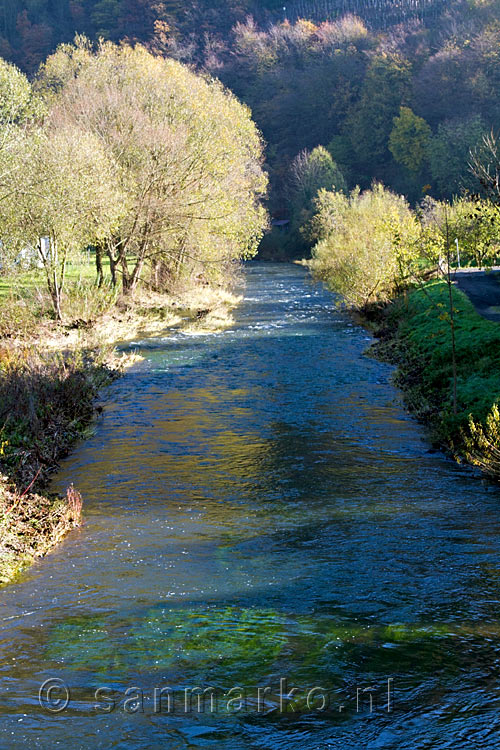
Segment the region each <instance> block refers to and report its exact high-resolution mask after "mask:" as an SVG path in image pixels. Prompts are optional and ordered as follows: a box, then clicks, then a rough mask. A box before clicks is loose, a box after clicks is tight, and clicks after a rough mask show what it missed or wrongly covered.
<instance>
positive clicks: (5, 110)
mask: <svg viewBox="0 0 500 750" xmlns="http://www.w3.org/2000/svg"><path fill="white" fill-rule="evenodd" d="M32 108H33V102H32V90H31V85H30V83H29V81H28V79H27V78H26V76H25V75H24V73H21V71H20V70H19V69H18V68H16V67H15V66H14V65H11V64H9V63H8V62H6V61H5V60H2V59H1V58H0V127H2V126H4V125H6V124H8V123H15V124H19V123H21V122H23V121H25V120H26V118H27V117H29V115H30V114H31V113H32Z"/></svg>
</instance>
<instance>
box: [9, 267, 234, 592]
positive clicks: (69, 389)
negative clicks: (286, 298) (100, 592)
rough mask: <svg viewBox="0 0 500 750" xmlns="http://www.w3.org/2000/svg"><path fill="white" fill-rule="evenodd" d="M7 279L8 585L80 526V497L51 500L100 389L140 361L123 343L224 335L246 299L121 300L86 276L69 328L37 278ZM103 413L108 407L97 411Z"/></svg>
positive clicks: (181, 294)
mask: <svg viewBox="0 0 500 750" xmlns="http://www.w3.org/2000/svg"><path fill="white" fill-rule="evenodd" d="M26 278H27V277H18V278H14V279H11V280H4V282H3V294H2V295H0V582H2V583H5V582H7V581H9V580H11V579H12V577H13V576H14V575H15V574H16V573H17V572H18V571H19V570H20V569H22V568H23V567H25V566H26V565H28V564H29V563H30V562H32V561H33V560H34V559H36V558H37V557H40V556H42V555H44V554H46V552H47V551H49V550H50V549H51V548H52V547H53V546H54V545H55V544H57V543H58V542H59V541H60V540H61V539H62V537H63V536H64V535H65V534H66V533H67V531H69V530H70V529H72V528H74V527H75V526H77V525H79V524H80V522H81V498H80V497H79V495H78V492H77V490H73V489H72V488H70V489H69V490H68V493H67V495H66V497H63V498H61V497H57V496H54V495H46V489H47V487H48V483H49V481H50V476H51V474H52V473H53V472H54V471H55V470H56V469H57V466H58V463H59V461H60V459H61V458H63V457H64V456H66V455H67V454H68V453H69V452H70V451H71V449H72V447H73V446H74V444H75V442H77V441H78V440H79V439H81V438H82V437H83V436H84V435H85V433H86V430H87V429H88V427H89V425H90V424H91V423H92V421H93V419H94V417H95V415H96V398H97V396H98V394H99V392H100V391H101V389H102V388H103V387H104V386H106V385H107V384H109V383H110V382H111V381H112V380H113V379H114V378H115V377H117V376H118V375H119V374H120V373H121V371H122V370H123V369H124V368H125V367H127V366H128V365H130V364H132V363H133V362H134V361H136V359H137V357H136V356H135V355H119V354H117V352H116V351H115V349H114V344H115V342H117V341H120V340H131V339H133V338H136V337H137V336H144V335H153V334H160V333H162V332H164V331H165V332H166V331H168V330H170V329H172V328H173V329H182V330H190V329H191V330H192V329H195V330H209V331H213V330H217V329H221V328H224V327H226V326H228V325H230V324H231V323H232V317H231V309H232V308H233V307H234V306H235V305H236V304H237V302H238V298H237V297H235V296H234V295H233V294H231V293H230V292H228V291H226V290H224V289H221V288H216V289H214V288H211V287H208V286H206V285H203V286H202V285H195V286H191V287H187V288H185V289H179V290H178V292H177V293H176V294H168V295H167V294H159V293H155V292H151V291H147V290H146V289H142V290H138V291H137V294H136V295H134V296H133V297H121V298H116V297H115V295H114V293H111V292H107V291H100V290H98V289H97V288H96V286H95V284H92V283H87V282H86V281H85V280H82V278H81V277H80V278H79V279H78V280H77V281H76V282H75V283H76V284H77V287H74V288H73V290H71V289H70V290H69V291H68V299H67V304H66V306H65V309H66V310H68V312H67V313H66V315H65V319H64V321H63V322H62V323H59V322H57V321H55V320H53V319H52V318H51V316H50V315H49V313H48V307H47V300H46V299H45V297H44V295H43V293H41V292H39V291H38V292H37V291H36V288H35V285H34V284H32V283H31V278H29V279H28V281H29V283H28V284H27V283H26ZM98 409H99V410H100V407H98Z"/></svg>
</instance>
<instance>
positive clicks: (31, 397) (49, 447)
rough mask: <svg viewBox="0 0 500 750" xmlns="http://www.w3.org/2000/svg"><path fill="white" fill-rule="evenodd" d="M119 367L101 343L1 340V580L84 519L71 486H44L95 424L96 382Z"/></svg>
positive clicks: (106, 378)
mask: <svg viewBox="0 0 500 750" xmlns="http://www.w3.org/2000/svg"><path fill="white" fill-rule="evenodd" d="M117 362H118V360H117ZM118 372H119V369H118V364H117V363H115V362H113V358H112V356H111V354H110V353H109V352H105V350H104V349H97V348H96V349H94V350H88V351H84V350H76V351H67V352H65V353H64V354H61V353H56V352H50V351H49V352H47V351H45V352H43V351H41V350H39V349H37V347H35V346H33V342H31V345H28V344H27V343H25V344H23V345H19V343H18V344H17V345H14V344H12V343H9V344H6V343H5V341H4V342H0V420H1V421H0V582H2V583H5V582H7V581H9V580H10V579H11V578H12V577H13V576H14V575H15V574H16V573H17V572H18V571H19V570H21V569H22V568H23V567H25V566H26V565H27V564H29V563H30V562H32V561H33V560H34V559H35V558H37V557H40V556H42V555H44V554H45V553H46V552H47V551H48V550H50V549H51V548H52V547H53V546H54V545H55V544H56V543H57V542H59V541H60V539H62V537H63V536H64V535H65V534H66V533H67V532H68V531H69V530H70V529H72V528H74V527H75V526H78V525H79V524H80V523H81V513H82V500H81V497H80V495H79V494H78V492H77V491H76V490H75V489H74V488H73V487H69V488H68V490H67V492H66V495H65V497H59V496H57V495H55V494H48V495H45V493H44V490H46V488H47V486H48V482H49V478H50V475H51V473H52V472H53V471H54V470H55V469H56V468H57V466H58V462H59V460H60V459H61V458H62V457H63V456H65V455H67V454H68V453H69V451H70V449H71V447H72V446H73V445H74V443H75V442H76V441H77V440H78V439H79V438H80V437H82V435H83V434H84V432H85V430H86V429H87V428H88V426H89V425H90V423H91V422H92V420H93V418H94V414H95V399H96V396H97V394H98V392H99V390H100V388H102V387H103V386H104V385H106V384H108V383H109V382H111V380H112V379H113V378H114V377H115V376H116V375H117V373H118ZM41 493H43V494H41Z"/></svg>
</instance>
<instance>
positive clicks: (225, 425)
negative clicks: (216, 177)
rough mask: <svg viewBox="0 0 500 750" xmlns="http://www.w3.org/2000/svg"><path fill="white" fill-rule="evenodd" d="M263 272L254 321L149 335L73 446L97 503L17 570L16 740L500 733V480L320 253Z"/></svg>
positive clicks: (10, 612) (8, 704) (11, 639)
mask: <svg viewBox="0 0 500 750" xmlns="http://www.w3.org/2000/svg"><path fill="white" fill-rule="evenodd" d="M246 277H247V285H246V289H245V301H244V303H243V305H242V306H241V308H240V309H239V310H238V312H237V323H236V325H235V326H234V327H233V329H231V330H229V331H225V332H223V333H220V334H217V335H200V336H188V335H185V334H179V333H173V334H172V335H171V336H168V337H163V338H156V339H148V340H144V341H138V342H132V343H131V344H130V345H129V346H131V347H136V348H138V349H139V350H140V351H141V353H142V354H143V355H144V357H145V360H144V361H143V362H142V363H140V364H139V365H138V366H136V367H135V368H134V369H133V370H132V371H130V372H129V373H127V374H126V375H125V377H124V378H122V379H121V380H120V381H118V382H116V383H115V384H113V386H111V387H110V389H109V390H108V393H107V394H106V409H105V414H104V418H103V419H102V420H101V421H100V422H99V423H98V424H97V426H96V429H95V433H94V435H93V436H92V437H91V438H90V439H89V440H88V441H86V442H85V443H84V444H82V445H80V446H79V448H78V449H77V450H76V451H75V453H74V454H73V455H72V456H71V457H70V458H69V459H68V460H67V461H65V463H64V465H63V466H62V468H61V471H60V473H59V475H58V477H57V478H56V480H55V486H56V488H60V487H64V485H65V484H67V483H68V482H70V481H73V482H74V483H75V485H76V486H77V487H78V489H79V490H80V491H81V492H82V494H83V496H84V498H85V513H86V516H85V517H86V523H85V526H84V527H83V528H82V529H81V530H80V531H78V532H75V533H73V534H71V535H70V537H69V538H68V539H67V540H66V542H65V543H64V544H63V545H61V547H59V549H57V550H56V551H55V552H54V553H53V554H51V555H49V556H48V557H47V558H45V559H44V560H42V561H40V562H39V563H38V564H37V565H36V566H35V567H34V568H32V569H31V570H30V571H28V572H27V573H26V574H25V575H24V577H23V578H22V579H20V580H19V581H18V582H17V583H16V584H14V585H12V586H10V587H8V588H6V589H4V590H3V591H2V610H1V614H0V639H1V643H2V647H3V661H2V664H1V665H0V674H1V677H2V687H3V692H2V701H1V702H0V712H1V724H0V747H9V748H21V747H30V748H53V747H57V746H59V745H61V746H64V747H67V746H68V744H73V746H75V747H78V748H85V749H86V748H106V749H108V748H152V747H155V748H156V747H159V748H160V747H161V748H169V750H170V748H171V749H172V750H175V749H176V748H190V749H191V750H201V748H214V749H215V748H217V750H226V749H227V750H246V749H247V748H248V749H250V748H255V749H256V750H278V749H281V748H283V749H285V748H286V750H295V748H297V749H298V748H300V750H320V749H321V750H328V748H335V749H336V748H339V750H340V748H342V750H351V748H352V750H354V748H356V750H358V749H359V748H361V747H362V748H383V749H384V750H386V749H389V748H398V749H399V748H403V749H406V748H408V750H410V748H411V749H412V750H413V749H414V748H457V747H460V748H461V747H464V748H465V747H467V748H475V747H478V748H479V747H481V748H496V747H497V746H498V741H497V736H496V735H497V730H498V713H499V712H498V698H499V696H498V690H499V688H498V685H499V682H498V677H499V675H498V671H499V666H498V665H499V647H498V643H499V636H500V564H499V562H498V560H499V551H500V539H499V534H498V526H499V517H500V505H499V499H500V492H499V490H498V488H497V487H495V486H493V485H491V484H488V483H486V482H482V481H480V480H479V479H478V478H477V477H475V476H473V475H472V473H471V472H469V471H467V470H465V469H463V468H461V467H458V466H456V465H455V464H453V463H452V462H451V461H448V460H447V459H446V458H444V457H443V456H441V455H439V454H434V453H430V452H429V446H428V444H427V443H426V440H425V435H424V433H423V431H422V429H421V428H420V427H419V426H418V425H417V424H416V423H415V422H414V421H413V420H411V419H410V418H409V417H408V415H407V414H406V413H405V412H404V410H403V409H402V406H401V403H400V400H399V396H398V394H397V392H396V391H395V390H394V389H393V387H392V386H391V384H390V374H391V369H390V368H389V367H388V366H386V365H384V364H381V363H379V362H375V361H373V360H371V359H369V358H367V357H365V356H364V355H363V352H364V350H365V349H366V347H367V345H368V343H369V338H368V336H367V334H366V333H365V332H364V331H363V330H362V329H360V328H359V327H357V326H356V325H354V324H353V323H352V321H350V319H349V318H348V317H347V316H346V315H344V314H343V313H341V312H339V311H336V310H334V309H333V306H332V298H331V295H329V294H328V293H327V292H326V291H324V290H323V289H322V288H320V287H318V286H313V285H311V284H310V283H309V281H308V279H307V278H306V276H305V274H304V271H303V270H302V269H301V268H298V267H294V266H281V265H280V266H274V265H265V264H258V263H255V264H249V265H248V267H247V272H246ZM49 678H58V679H61V680H63V681H64V682H65V683H66V684H67V685H68V686H69V688H70V691H71V696H70V702H69V705H68V706H67V707H66V708H65V710H63V711H61V712H51V711H50V710H49V708H50V706H49V707H47V705H46V704H45V703H44V704H43V705H42V706H41V705H40V704H39V696H38V691H39V688H40V685H41V684H42V682H43V681H44V680H46V679H49ZM282 679H286V681H287V688H286V689H284V688H283V684H282V693H283V692H284V693H285V696H286V692H287V690H289V689H290V688H291V687H296V688H297V690H296V691H295V693H293V695H292V699H291V700H290V701H288V702H287V701H286V700H285V699H284V698H283V695H281V696H280V680H282ZM196 686H198V687H201V688H208V687H210V686H212V687H213V688H215V689H216V690H217V691H218V692H217V696H218V701H219V702H218V703H217V705H216V710H211V708H212V707H211V704H210V702H209V704H208V708H207V705H206V703H205V710H204V711H198V710H197V703H196V700H197V699H195V698H193V700H194V704H193V705H194V708H193V706H190V709H189V710H188V711H187V710H186V708H185V706H186V704H185V700H186V698H185V690H186V689H187V690H188V693H189V691H190V690H192V688H194V687H196ZM99 688H100V689H101V693H99V694H98V699H96V696H95V691H96V689H99ZM132 688H140V689H141V690H142V694H143V703H142V702H141V701H140V700H139V698H138V697H137V695H136V694H135V693H133V691H132V693H129V694H127V693H126V691H127V689H132ZM155 688H163V689H164V690H166V693H165V694H164V695H163V698H162V701H163V702H162V703H161V705H160V706H159V708H160V709H161V710H159V711H158V710H156V709H157V708H158V706H157V705H156V704H155V698H154V696H155V693H154V691H155ZM168 688H170V690H171V691H172V692H171V695H170V694H169V692H168ZM236 688H239V689H241V690H243V691H245V693H244V700H243V699H241V705H240V703H238V701H236V698H235V696H236V693H229V692H228V691H231V689H233V690H235V689H236ZM259 688H260V689H261V691H263V692H262V693H261V694H259V693H258V689H259ZM320 688H321V690H320ZM314 689H316V691H314ZM311 691H312V693H311ZM55 695H56V697H57V696H58V695H59V693H57V692H56V693H55ZM61 695H62V694H61ZM130 695H132V698H129V696H130ZM169 695H170V698H171V700H172V702H173V704H174V706H173V707H174V710H173V711H170V712H169V711H168V710H166V709H165V701H167V709H168V698H169ZM228 695H229V696H230V697H232V698H234V699H235V700H234V701H233V702H232V703H228ZM134 696H135V702H134V701H133V699H134ZM323 700H324V701H325V705H324V706H323V704H322V702H323ZM111 701H113V703H112V702H111ZM127 701H128V702H127ZM179 701H180V704H179V703H178V702H179ZM370 706H371V708H372V711H371V712H370ZM202 708H203V705H202ZM388 708H389V709H390V710H388ZM75 738H76V739H75ZM75 743H76V744H75Z"/></svg>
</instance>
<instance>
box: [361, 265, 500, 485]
mask: <svg viewBox="0 0 500 750" xmlns="http://www.w3.org/2000/svg"><path fill="white" fill-rule="evenodd" d="M451 293H452V302H453V313H454V324H455V325H454V329H455V354H456V356H455V359H456V410H455V409H454V399H453V391H454V374H453V349H452V335H451V325H450V316H449V310H450V300H449V290H448V286H447V284H446V283H445V281H442V280H434V281H430V282H428V283H426V284H423V285H422V286H418V287H416V288H413V289H410V290H408V291H407V293H405V294H404V295H403V296H401V297H399V298H397V299H395V300H394V301H392V302H390V303H388V304H387V305H386V306H384V307H383V308H382V309H381V308H375V310H376V312H374V311H373V310H372V312H371V313H367V317H368V319H369V320H370V324H371V325H372V326H373V327H374V331H375V335H376V336H377V337H379V341H378V343H377V344H376V345H375V346H374V352H375V353H376V355H377V356H378V357H381V358H383V359H386V360H389V361H391V362H393V363H395V364H396V365H397V367H398V370H397V374H396V382H397V385H399V386H400V387H401V388H402V389H403V392H404V394H405V399H406V403H407V405H408V407H409V409H410V410H411V411H412V412H413V413H414V414H415V415H416V416H417V417H418V418H419V419H421V420H422V421H424V422H425V423H426V424H427V425H428V426H429V427H430V431H431V436H432V438H433V440H434V441H435V443H436V444H438V445H440V446H441V447H445V448H446V449H447V450H449V451H451V453H452V454H453V455H454V456H455V457H456V458H457V459H458V460H468V461H469V462H470V463H473V464H475V465H477V466H479V467H480V468H481V469H483V470H484V471H486V472H487V473H490V474H491V475H493V476H495V477H497V478H498V477H500V462H499V461H498V458H499V457H500V440H499V436H500V429H499V428H500V421H499V420H498V412H497V411H496V404H497V403H498V402H499V400H500V325H498V324H497V323H495V322H491V321H489V320H485V319H484V318H483V317H481V316H480V315H479V314H478V313H477V312H476V311H475V309H474V307H473V305H472V303H471V302H470V301H469V299H468V298H467V297H466V296H465V295H464V294H463V293H462V292H460V291H459V290H458V289H456V288H455V287H452V290H451Z"/></svg>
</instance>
